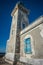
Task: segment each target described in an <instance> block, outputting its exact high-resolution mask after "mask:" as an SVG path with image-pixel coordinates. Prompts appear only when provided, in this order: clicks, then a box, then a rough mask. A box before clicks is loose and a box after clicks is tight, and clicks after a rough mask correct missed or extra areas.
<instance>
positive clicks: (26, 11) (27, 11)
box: [11, 2, 29, 16]
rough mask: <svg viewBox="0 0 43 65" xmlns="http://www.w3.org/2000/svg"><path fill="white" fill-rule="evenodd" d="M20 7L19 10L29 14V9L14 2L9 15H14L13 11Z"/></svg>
mask: <svg viewBox="0 0 43 65" xmlns="http://www.w3.org/2000/svg"><path fill="white" fill-rule="evenodd" d="M18 9H20V10H21V11H23V12H24V13H26V14H27V15H28V14H29V10H28V9H27V8H25V7H24V5H23V4H22V3H21V2H19V3H17V4H16V6H15V8H14V9H13V11H12V13H11V16H14V14H15V12H16V11H17V10H18Z"/></svg>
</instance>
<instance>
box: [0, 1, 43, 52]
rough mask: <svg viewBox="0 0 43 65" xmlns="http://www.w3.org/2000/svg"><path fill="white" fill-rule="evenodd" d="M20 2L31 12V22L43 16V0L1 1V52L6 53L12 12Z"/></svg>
mask: <svg viewBox="0 0 43 65" xmlns="http://www.w3.org/2000/svg"><path fill="white" fill-rule="evenodd" d="M18 1H22V2H23V3H24V5H25V7H26V8H27V9H29V10H30V15H29V17H28V18H29V22H30V23H31V22H33V21H34V20H35V19H37V18H38V17H40V16H41V15H43V0H0V52H5V50H6V41H7V39H8V38H9V34H10V27H11V22H12V17H11V12H12V10H13V8H14V7H15V5H16V3H17V2H18Z"/></svg>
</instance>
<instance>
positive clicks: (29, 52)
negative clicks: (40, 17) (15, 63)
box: [24, 38, 32, 54]
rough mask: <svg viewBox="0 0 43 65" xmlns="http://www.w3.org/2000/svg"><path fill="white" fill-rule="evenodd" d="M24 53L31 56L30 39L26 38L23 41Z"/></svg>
mask: <svg viewBox="0 0 43 65" xmlns="http://www.w3.org/2000/svg"><path fill="white" fill-rule="evenodd" d="M24 43H25V44H24V51H25V53H27V54H31V53H32V51H31V38H27V39H25V40H24Z"/></svg>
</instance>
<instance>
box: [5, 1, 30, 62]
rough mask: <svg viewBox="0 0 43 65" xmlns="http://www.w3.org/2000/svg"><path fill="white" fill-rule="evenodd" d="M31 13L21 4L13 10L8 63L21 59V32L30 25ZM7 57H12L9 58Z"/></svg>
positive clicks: (8, 44) (7, 51) (7, 50)
mask: <svg viewBox="0 0 43 65" xmlns="http://www.w3.org/2000/svg"><path fill="white" fill-rule="evenodd" d="M28 14H29V11H28V10H27V9H26V8H25V7H24V5H23V4H22V3H21V2H18V3H17V4H16V6H15V8H14V9H13V11H12V13H11V16H12V24H11V29H10V36H9V40H7V47H6V61H7V60H8V59H9V60H12V61H17V60H18V59H19V57H20V31H21V30H23V29H24V28H25V27H27V26H28V25H29V22H28ZM7 55H9V56H11V58H13V59H11V58H10V57H8V56H7ZM9 62H10V61H9Z"/></svg>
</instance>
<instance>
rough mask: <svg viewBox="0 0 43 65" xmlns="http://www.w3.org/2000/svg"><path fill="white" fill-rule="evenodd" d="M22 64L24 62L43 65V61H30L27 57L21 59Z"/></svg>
mask: <svg viewBox="0 0 43 65" xmlns="http://www.w3.org/2000/svg"><path fill="white" fill-rule="evenodd" d="M20 62H24V63H27V64H32V65H43V59H29V58H25V57H20Z"/></svg>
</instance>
